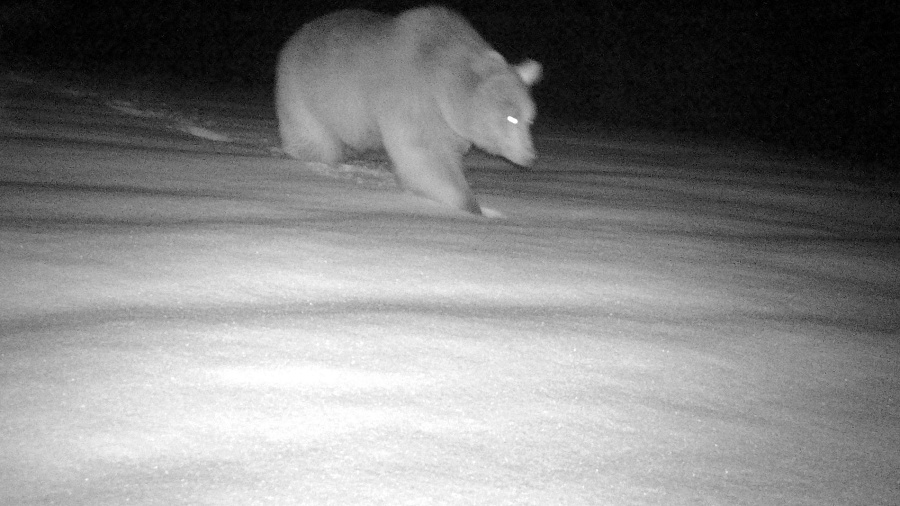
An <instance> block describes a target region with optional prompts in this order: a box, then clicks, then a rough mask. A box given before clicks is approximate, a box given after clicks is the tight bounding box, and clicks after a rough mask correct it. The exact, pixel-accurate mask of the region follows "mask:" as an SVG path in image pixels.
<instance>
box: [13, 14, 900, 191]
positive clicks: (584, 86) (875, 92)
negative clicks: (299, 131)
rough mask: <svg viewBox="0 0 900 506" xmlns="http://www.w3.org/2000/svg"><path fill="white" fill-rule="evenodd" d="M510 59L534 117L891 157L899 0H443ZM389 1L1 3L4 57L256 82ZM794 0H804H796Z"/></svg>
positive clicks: (859, 161)
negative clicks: (290, 49) (343, 11)
mask: <svg viewBox="0 0 900 506" xmlns="http://www.w3.org/2000/svg"><path fill="white" fill-rule="evenodd" d="M441 3H444V4H445V5H448V6H450V7H454V8H456V9H457V10H459V11H461V12H462V13H463V14H464V15H466V17H468V18H469V19H470V20H471V21H472V23H473V24H474V25H475V26H476V27H477V28H478V29H479V31H481V32H482V34H483V35H484V36H485V38H486V39H487V40H488V41H489V42H491V43H493V44H494V45H495V47H497V49H498V50H500V52H501V53H503V54H505V55H506V56H507V57H508V58H509V59H510V60H513V61H515V60H518V59H521V58H523V57H526V56H528V57H533V58H535V59H537V60H539V61H541V62H542V63H543V64H544V65H545V81H544V82H543V83H541V85H540V86H539V87H538V88H537V90H536V98H537V100H538V104H539V107H540V112H541V119H542V120H543V121H547V122H555V123H571V122H579V123H583V122H593V123H595V124H597V125H599V126H600V127H602V128H617V127H618V128H650V129H664V130H669V131H681V132H694V133H698V134H701V135H712V136H718V137H732V138H746V139H754V140H762V141H765V142H768V143H771V144H772V145H776V146H779V147H781V148H787V149H799V150H803V151H813V152H816V153H819V154H823V155H827V156H829V157H834V158H837V159H843V160H848V161H852V162H853V163H854V164H855V165H857V166H861V165H865V166H866V167H869V168H870V169H869V170H875V169H872V168H871V162H876V163H877V164H878V165H881V166H882V169H881V171H882V172H883V173H885V172H886V173H896V172H897V170H896V168H897V166H898V163H900V147H898V146H895V144H900V142H898V133H900V125H898V119H897V118H898V117H900V110H898V103H897V102H898V96H900V91H898V89H900V85H898V83H900V71H898V64H897V63H896V61H897V59H898V57H897V56H896V55H897V54H900V43H898V41H900V34H898V33H900V28H898V26H900V6H897V5H898V3H897V2H895V1H888V0H882V1H862V2H853V1H847V2H839V1H835V0H825V1H823V2H820V3H819V4H818V7H817V8H816V10H815V11H810V10H808V9H805V8H802V7H800V5H801V4H800V3H796V4H795V3H792V2H783V1H782V2H728V1H719V2H713V1H708V2H694V3H691V7H685V6H684V3H683V2H674V1H657V2H649V1H641V0H634V1H595V2H563V1H559V0H557V1H552V0H522V1H501V2H483V1H481V2H475V1H468V2H466V1H459V0H457V1H446V2H441ZM420 4H421V2H412V1H397V2H384V1H382V2H378V1H374V0H372V1H365V0H361V1H355V2H354V1H330V2H329V1H318V0H309V1H303V0H282V1H279V0H252V1H250V0H220V1H211V0H194V1H191V0H161V1H156V2H152V1H147V2H140V1H135V2H121V1H119V2H108V1H93V2H92V1H90V0H88V1H75V0H46V1H41V2H35V1H0V30H2V31H0V58H2V59H3V62H4V63H5V65H6V66H11V67H14V68H15V67H22V68H34V67H37V68H42V69H46V68H61V67H66V68H70V69H73V70H81V71H87V72H91V73H95V74H101V75H117V76H119V77H122V76H133V77H135V78H138V77H139V76H140V75H142V74H147V73H148V72H153V73H156V74H158V75H163V76H166V80H168V81H169V82H170V83H179V82H193V83H197V82H205V83H206V84H208V85H210V86H220V87H221V86H227V87H230V88H232V89H242V90H245V91H246V92H247V93H254V94H256V95H263V94H265V93H268V92H269V88H270V87H271V82H272V72H273V68H274V58H275V54H276V52H277V51H278V48H279V46H280V44H281V43H282V42H283V41H284V40H285V39H286V38H287V37H288V36H289V35H290V34H291V33H292V32H293V31H294V30H296V29H297V28H298V27H299V26H300V25H301V24H302V23H303V22H304V21H306V20H308V19H310V18H311V17H314V16H315V15H319V14H322V13H325V12H328V11H330V10H334V9H336V8H342V7H364V8H370V9H374V10H381V11H385V12H397V11H399V10H402V9H403V8H407V7H411V6H416V5H420ZM802 5H810V4H809V3H803V4H802Z"/></svg>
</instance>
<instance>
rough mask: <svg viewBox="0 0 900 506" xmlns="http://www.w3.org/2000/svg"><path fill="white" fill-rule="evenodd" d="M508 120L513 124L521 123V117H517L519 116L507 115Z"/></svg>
mask: <svg viewBox="0 0 900 506" xmlns="http://www.w3.org/2000/svg"><path fill="white" fill-rule="evenodd" d="M506 121H509V122H510V123H512V124H513V125H518V124H519V118H517V117H515V116H507V117H506Z"/></svg>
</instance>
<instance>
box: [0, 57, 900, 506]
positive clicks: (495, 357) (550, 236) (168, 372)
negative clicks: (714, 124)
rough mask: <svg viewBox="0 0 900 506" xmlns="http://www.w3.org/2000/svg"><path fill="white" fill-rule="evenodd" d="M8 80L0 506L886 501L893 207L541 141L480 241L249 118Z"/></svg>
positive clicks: (811, 187)
mask: <svg viewBox="0 0 900 506" xmlns="http://www.w3.org/2000/svg"><path fill="white" fill-rule="evenodd" d="M0 82H2V85H0V91H2V95H0V100H2V101H0V153H2V155H0V286H2V287H3V289H2V290H0V374H2V381H0V435H2V437H0V503H3V504H91V505H102V504H110V505H113V504H116V505H117V504H124V503H130V504H403V503H415V504H429V503H433V504H611V505H626V504H669V505H677V504H716V505H719V504H744V505H761V504H773V505H774V504H778V505H784V504H808V505H820V504H846V505H891V504H897V503H898V500H900V474H898V472H897V469H900V431H898V430H897V427H898V426H900V340H898V337H900V312H898V310H897V308H898V307H900V245H898V243H900V241H898V239H900V237H898V235H900V234H898V232H897V231H898V229H900V226H898V225H900V224H898V221H900V213H898V210H900V203H898V200H897V195H896V193H892V192H891V190H890V189H885V188H877V187H871V186H867V185H864V184H861V183H853V184H851V183H847V182H845V181H843V180H842V178H841V177H840V175H839V174H838V173H837V172H835V171H834V170H833V169H830V168H828V167H824V166H822V167H817V166H811V165H803V166H801V165H791V164H788V163H786V162H783V161H779V160H777V159H774V158H772V157H767V156H764V155H762V154H760V153H754V152H750V151H735V150H730V151H729V150H724V149H720V148H716V149H714V148H711V147H709V146H703V145H699V144H688V143H678V144H671V143H663V142H648V141H646V140H631V141H629V140H627V139H623V138H621V137H619V138H616V139H613V138H611V137H609V136H604V137H600V136H598V135H593V136H591V135H584V134H579V133H575V132H574V131H571V132H564V131H555V132H550V131H546V132H545V133H544V134H543V135H541V136H539V138H538V145H539V148H540V150H541V154H542V158H541V160H540V161H539V162H538V164H537V166H536V167H535V169H534V170H533V171H531V172H522V171H519V170H517V169H515V168H512V167H511V166H509V165H507V164H505V163H504V162H502V161H498V160H495V159H492V158H488V157H486V156H484V155H479V154H475V155H473V156H471V157H470V159H469V162H470V163H469V165H470V167H471V170H470V175H469V177H470V181H471V182H472V184H473V187H474V189H475V192H476V194H477V195H478V198H479V201H480V202H481V203H482V204H484V205H485V206H487V207H488V208H490V209H494V210H496V211H497V212H498V213H500V214H502V215H503V216H504V217H505V218H503V219H483V218H474V217H470V216H466V215H461V214H458V213H456V212H452V211H447V210H445V209H442V208H440V207H438V206H435V205H432V204H430V203H428V202H426V201H423V200H420V199H417V198H415V197H412V196H409V195H405V194H403V193H401V192H400V191H399V190H398V189H397V187H396V185H395V184H394V183H393V180H392V177H391V175H390V173H389V171H388V170H389V169H388V167H389V166H388V165H387V164H386V163H384V162H383V161H380V160H365V161H358V162H354V163H352V164H349V165H347V166H344V167H342V168H340V169H339V170H329V169H327V168H324V167H318V166H315V165H307V166H304V165H302V164H299V163H297V162H294V161H291V160H287V159H285V158H282V157H280V156H279V155H278V150H277V148H276V144H277V143H276V134H275V124H274V115H273V111H272V110H271V109H270V108H269V107H268V106H267V105H266V104H256V103H253V102H249V101H248V102H247V103H236V102H234V101H216V100H210V99H205V100H199V99H197V100H192V99H191V98H190V97H177V96H174V95H173V96H165V95H163V96H159V95H157V96H155V97H153V95H152V94H149V93H145V94H144V95H143V97H144V99H143V100H142V99H135V98H133V97H131V96H129V93H126V92H125V91H123V90H121V89H119V88H117V87H114V86H108V85H107V86H105V85H104V84H103V83H102V82H100V83H78V82H72V80H71V79H62V78H60V77H58V76H48V75H40V76H37V75H31V76H27V75H19V74H9V73H7V74H5V75H4V76H3V78H2V80H0ZM146 97H153V98H152V99H151V98H146Z"/></svg>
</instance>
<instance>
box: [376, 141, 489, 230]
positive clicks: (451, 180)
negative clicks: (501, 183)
mask: <svg viewBox="0 0 900 506" xmlns="http://www.w3.org/2000/svg"><path fill="white" fill-rule="evenodd" d="M384 142H385V150H386V151H387V153H388V155H389V156H390V158H391V161H392V162H393V163H394V174H395V175H396V177H397V180H398V181H399V183H400V185H401V186H402V187H403V188H404V189H406V190H407V191H410V192H412V193H414V194H416V195H419V196H421V197H425V198H427V199H429V200H434V201H436V202H440V203H442V204H445V205H448V206H450V207H453V208H456V209H459V210H461V211H466V212H469V213H472V214H482V213H481V207H479V205H478V202H477V201H476V200H475V195H473V194H472V190H471V189H470V188H469V184H468V183H467V182H466V177H465V174H464V173H463V165H462V156H463V155H462V153H460V152H458V151H456V150H453V149H451V148H447V147H435V146H432V145H429V144H428V143H417V142H415V141H414V140H413V139H409V138H402V137H393V138H392V137H391V136H387V137H386V138H385V139H384Z"/></svg>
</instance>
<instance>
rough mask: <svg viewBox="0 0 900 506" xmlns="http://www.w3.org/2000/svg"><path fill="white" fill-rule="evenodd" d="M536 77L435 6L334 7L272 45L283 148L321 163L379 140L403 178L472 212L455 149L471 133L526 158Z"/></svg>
mask: <svg viewBox="0 0 900 506" xmlns="http://www.w3.org/2000/svg"><path fill="white" fill-rule="evenodd" d="M540 77H541V65H540V64H539V63H537V62H535V61H533V60H527V61H525V62H523V63H521V64H519V65H516V66H510V65H509V64H508V63H507V62H506V60H504V59H503V57H502V56H501V55H500V54H499V53H497V52H496V51H494V50H493V49H492V48H491V46H489V45H488V44H487V43H486V42H485V41H484V39H482V37H481V36H480V35H479V34H478V32H476V31H475V29H474V28H473V27H472V26H471V25H470V24H469V23H468V22H467V21H466V20H465V19H464V18H463V17H462V16H460V15H459V14H457V13H456V12H454V11H451V10H449V9H446V8H443V7H437V6H430V7H423V8H417V9H411V10H408V11H405V12H403V13H401V14H400V15H398V16H396V17H390V16H386V15H383V14H377V13H374V12H369V11H363V10H345V11H338V12H335V13H332V14H329V15H326V16H324V17H321V18H318V19H316V20H314V21H312V22H310V23H308V24H306V25H304V26H303V27H302V28H301V29H300V30H299V31H298V32H297V33H296V34H294V35H293V36H292V37H291V38H290V39H289V40H288V42H287V43H286V44H285V46H284V48H283V49H282V50H281V52H280V54H279V57H278V68H277V76H276V84H275V104H276V109H277V112H278V128H279V133H280V135H281V142H282V148H283V150H284V152H285V153H286V154H287V155H288V156H291V157H294V158H299V159H302V160H307V161H315V162H324V163H327V164H329V165H335V164H337V163H338V162H340V161H342V160H343V159H344V157H345V155H346V154H348V151H353V152H362V151H367V150H374V149H384V150H385V151H386V152H387V154H388V156H389V157H390V159H391V161H392V162H393V165H394V173H395V175H396V177H397V180H398V182H399V183H400V185H401V186H402V187H403V188H405V189H406V190H408V191H410V192H413V193H415V194H418V195H420V196H423V197H426V198H428V199H432V200H435V201H438V202H441V203H443V204H445V205H449V206H451V207H454V208H457V209H460V210H464V211H468V212H471V213H475V214H480V213H481V208H480V207H479V206H478V203H477V202H476V201H475V197H474V195H473V194H472V190H471V189H470V188H469V185H468V183H467V182H466V179H465V174H464V172H463V165H462V157H463V155H464V154H465V153H466V152H468V151H469V149H470V148H471V147H472V144H474V145H475V146H477V147H479V148H481V149H483V150H485V151H487V152H489V153H492V154H495V155H500V156H503V157H505V158H506V159H508V160H510V161H511V162H513V163H516V164H518V165H522V166H528V165H530V164H531V163H533V161H534V159H535V152H534V146H533V144H532V140H531V131H530V128H531V124H532V122H533V121H534V118H535V113H536V111H535V105H534V101H533V100H532V98H531V93H530V87H531V85H533V84H534V83H536V82H537V81H538V79H540Z"/></svg>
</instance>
